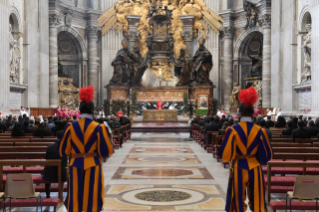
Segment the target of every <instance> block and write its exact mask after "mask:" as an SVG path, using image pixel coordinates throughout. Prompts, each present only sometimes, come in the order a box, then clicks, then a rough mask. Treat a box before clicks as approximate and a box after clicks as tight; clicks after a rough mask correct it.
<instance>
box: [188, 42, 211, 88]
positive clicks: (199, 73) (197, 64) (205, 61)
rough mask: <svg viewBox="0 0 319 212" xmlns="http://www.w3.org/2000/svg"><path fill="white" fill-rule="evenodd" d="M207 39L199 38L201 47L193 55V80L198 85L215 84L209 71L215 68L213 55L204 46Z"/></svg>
mask: <svg viewBox="0 0 319 212" xmlns="http://www.w3.org/2000/svg"><path fill="white" fill-rule="evenodd" d="M205 41H206V40H205V39H204V38H200V39H199V40H198V43H199V48H198V50H197V52H196V53H195V55H194V56H193V72H192V76H191V77H192V81H193V84H196V85H213V82H212V81H210V79H209V73H210V71H211V70H212V68H213V56H212V54H211V53H210V52H209V51H208V50H207V49H206V47H205V46H204V44H205Z"/></svg>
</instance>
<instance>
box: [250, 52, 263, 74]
mask: <svg viewBox="0 0 319 212" xmlns="http://www.w3.org/2000/svg"><path fill="white" fill-rule="evenodd" d="M248 57H249V58H250V59H251V60H252V67H251V71H250V75H251V77H261V76H262V65H263V56H262V54H261V52H260V50H258V55H257V56H255V57H252V56H250V55H248Z"/></svg>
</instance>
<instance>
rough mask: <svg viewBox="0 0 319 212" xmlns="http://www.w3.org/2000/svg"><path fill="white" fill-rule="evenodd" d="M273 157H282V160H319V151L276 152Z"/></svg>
mask: <svg viewBox="0 0 319 212" xmlns="http://www.w3.org/2000/svg"><path fill="white" fill-rule="evenodd" d="M273 159H282V160H303V161H306V160H319V154H318V153H295V152H294V153H286V152H285V153H282V152H274V158H273Z"/></svg>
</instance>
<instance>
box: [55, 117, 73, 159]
mask: <svg viewBox="0 0 319 212" xmlns="http://www.w3.org/2000/svg"><path fill="white" fill-rule="evenodd" d="M70 134H71V124H70V123H68V124H67V125H66V126H65V128H64V132H63V136H62V138H61V139H60V141H59V143H58V152H59V154H60V156H61V157H65V156H68V155H70V154H71V149H72V148H71V135H70Z"/></svg>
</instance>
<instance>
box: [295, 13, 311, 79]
mask: <svg viewBox="0 0 319 212" xmlns="http://www.w3.org/2000/svg"><path fill="white" fill-rule="evenodd" d="M300 18H301V19H300V20H299V21H300V23H299V33H298V34H299V46H300V47H299V48H298V51H299V52H298V54H299V58H300V59H299V71H298V79H297V82H299V83H306V82H308V81H310V80H311V78H310V77H311V48H310V50H309V48H302V46H303V45H304V44H305V43H307V42H306V40H307V39H308V35H310V37H311V25H312V18H311V14H310V11H309V10H303V12H302V13H301V17H300ZM310 40H311V38H310ZM310 45H311V43H310ZM309 74H310V77H309V76H308V75H309Z"/></svg>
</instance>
